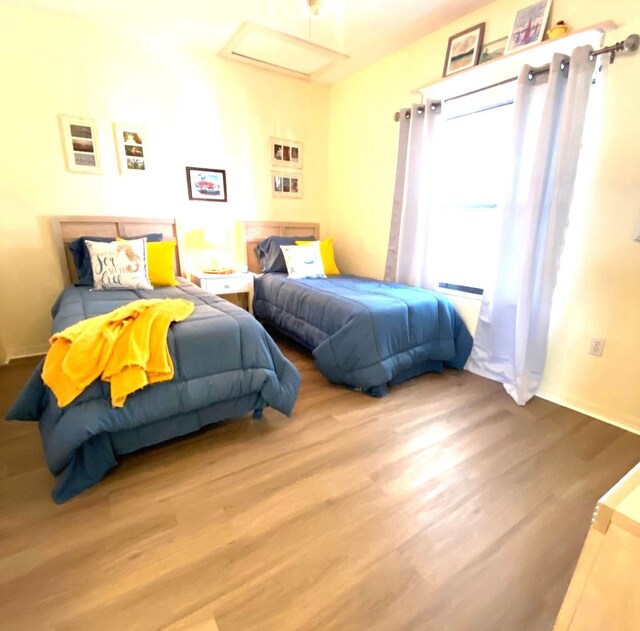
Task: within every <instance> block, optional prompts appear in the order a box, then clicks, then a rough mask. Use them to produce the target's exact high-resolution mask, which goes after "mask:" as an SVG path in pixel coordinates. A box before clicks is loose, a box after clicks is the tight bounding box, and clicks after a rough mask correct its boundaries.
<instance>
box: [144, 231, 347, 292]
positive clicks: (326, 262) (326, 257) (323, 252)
mask: <svg viewBox="0 0 640 631" xmlns="http://www.w3.org/2000/svg"><path fill="white" fill-rule="evenodd" d="M309 243H310V242H309V241H296V245H309ZM311 243H313V242H311ZM319 243H320V257H321V258H322V265H323V266H324V273H325V274H326V275H327V276H337V275H338V274H339V273H340V270H339V269H338V266H337V265H336V259H335V257H334V255H333V237H328V238H327V239H323V240H322V241H319ZM151 282H153V281H151Z"/></svg>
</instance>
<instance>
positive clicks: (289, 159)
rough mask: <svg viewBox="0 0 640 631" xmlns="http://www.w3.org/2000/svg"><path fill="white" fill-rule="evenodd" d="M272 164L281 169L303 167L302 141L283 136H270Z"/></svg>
mask: <svg viewBox="0 0 640 631" xmlns="http://www.w3.org/2000/svg"><path fill="white" fill-rule="evenodd" d="M269 154H270V156H271V165H272V166H274V167H277V168H280V169H301V168H302V143H301V142H296V141H295V140H285V139H283V138H269Z"/></svg>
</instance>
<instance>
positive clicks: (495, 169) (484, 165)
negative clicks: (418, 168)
mask: <svg viewBox="0 0 640 631" xmlns="http://www.w3.org/2000/svg"><path fill="white" fill-rule="evenodd" d="M514 91H515V82H509V83H507V84H503V85H500V86H496V87H493V88H489V89H487V90H483V91H481V92H476V93H474V94H471V95H468V96H464V97H459V98H456V99H451V100H449V101H446V102H444V103H443V106H442V108H443V109H442V114H441V116H442V117H443V118H442V121H441V124H440V126H439V131H438V135H437V138H436V145H437V146H436V149H437V153H438V158H439V159H438V163H439V164H438V177H437V178H436V181H437V182H439V183H440V190H439V191H438V192H437V194H436V199H437V202H436V203H435V204H434V207H433V212H432V216H431V220H430V229H429V241H430V245H429V248H430V250H431V252H432V253H433V258H432V259H431V264H432V265H433V267H434V269H435V275H434V279H435V280H437V283H438V286H439V287H440V288H441V289H445V290H457V291H463V292H466V293H468V294H477V295H481V294H482V292H483V289H484V288H485V286H486V284H487V282H488V281H489V280H490V279H491V277H492V275H493V274H494V270H495V254H496V252H497V249H498V238H499V225H498V222H499V205H500V202H501V201H502V198H503V196H504V193H505V184H506V179H507V178H506V177H505V176H506V174H507V168H508V165H507V160H508V158H509V150H510V142H511V131H512V124H511V122H512V116H513V93H514Z"/></svg>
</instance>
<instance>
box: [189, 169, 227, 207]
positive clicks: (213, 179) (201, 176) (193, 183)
mask: <svg viewBox="0 0 640 631" xmlns="http://www.w3.org/2000/svg"><path fill="white" fill-rule="evenodd" d="M187 186H188V187H189V199H198V200H200V201H203V202H226V201H227V176H226V173H225V172H224V171H223V170H221V169H201V168H199V167H187Z"/></svg>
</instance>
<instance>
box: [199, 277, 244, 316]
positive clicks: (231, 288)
mask: <svg viewBox="0 0 640 631" xmlns="http://www.w3.org/2000/svg"><path fill="white" fill-rule="evenodd" d="M189 276H190V278H191V282H192V283H195V284H196V285H200V287H202V289H204V290H205V291H208V292H209V293H210V294H215V295H216V296H224V295H225V294H247V301H248V309H247V310H248V311H249V313H253V274H252V273H251V272H236V273H233V274H205V273H204V272H196V273H191V274H189Z"/></svg>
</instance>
